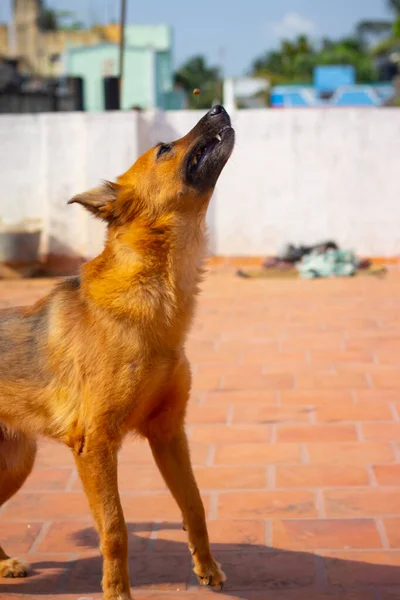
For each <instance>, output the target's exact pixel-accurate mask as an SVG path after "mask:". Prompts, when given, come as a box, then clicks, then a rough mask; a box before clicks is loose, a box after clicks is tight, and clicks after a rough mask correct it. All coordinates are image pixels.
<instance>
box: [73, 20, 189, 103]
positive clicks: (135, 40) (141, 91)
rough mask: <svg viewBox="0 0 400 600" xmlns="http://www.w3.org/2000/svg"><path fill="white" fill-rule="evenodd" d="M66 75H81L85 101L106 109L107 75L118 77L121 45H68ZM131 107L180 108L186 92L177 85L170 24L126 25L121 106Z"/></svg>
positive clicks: (184, 100)
mask: <svg viewBox="0 0 400 600" xmlns="http://www.w3.org/2000/svg"><path fill="white" fill-rule="evenodd" d="M65 64H66V74H67V75H68V76H72V77H82V79H83V82H84V85H83V89H84V104H85V109H86V110H89V111H96V110H104V108H105V106H104V78H105V77H110V76H117V75H118V70H119V45H118V44H115V43H103V44H97V45H95V46H80V47H69V48H68V49H67V51H66V54H65ZM132 106H139V107H141V108H158V109H161V110H168V109H181V108H185V106H186V95H185V93H184V92H183V91H182V90H178V89H176V88H175V87H174V77H173V63H172V31H171V28H170V27H169V26H167V25H154V26H151V25H148V26H146V25H127V27H126V31H125V54H124V77H123V84H122V97H121V108H122V109H129V108H131V107H132Z"/></svg>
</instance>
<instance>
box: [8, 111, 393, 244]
mask: <svg viewBox="0 0 400 600" xmlns="http://www.w3.org/2000/svg"><path fill="white" fill-rule="evenodd" d="M202 114H203V113H201V112H194V111H179V112H178V111H177V112H168V113H157V112H149V113H145V114H142V115H140V116H139V115H138V114H137V113H136V112H134V111H131V112H123V113H91V114H83V113H82V114H79V113H71V114H50V115H38V116H30V115H7V116H2V117H0V164H1V171H0V182H1V197H0V217H1V218H2V219H3V220H4V221H6V222H8V223H16V222H20V221H22V220H24V219H26V218H27V217H28V218H39V219H41V220H42V222H43V227H44V230H45V235H44V237H43V249H44V250H45V251H50V252H52V253H56V254H67V255H68V254H69V255H71V254H72V255H73V254H79V255H84V256H93V255H94V254H96V253H97V252H98V251H99V250H100V249H101V247H102V243H103V237H104V227H103V225H102V224H101V223H97V222H96V221H95V220H94V219H92V218H90V217H88V216H87V215H86V214H85V212H84V211H83V209H82V208H81V207H79V206H67V205H66V202H67V200H68V199H69V198H70V197H71V196H73V195H74V194H75V193H78V192H81V191H83V190H85V189H88V188H90V187H91V186H94V185H96V184H97V183H99V181H101V180H102V179H113V178H114V177H116V176H117V175H119V174H120V173H122V172H123V171H125V170H126V169H127V168H128V167H129V166H130V165H131V164H132V163H133V162H134V160H135V159H136V157H137V156H138V155H139V153H141V152H143V151H144V150H146V149H147V148H148V147H150V146H151V145H153V144H155V143H156V142H158V141H169V140H171V139H174V138H177V137H180V136H181V135H184V134H185V133H187V131H188V130H189V129H190V128H191V127H193V126H194V125H195V123H196V122H197V120H198V119H199V118H200V117H201V116H202ZM232 120H233V124H234V126H235V129H236V134H237V143H236V148H235V151H234V153H233V156H232V158H231V160H230V162H229V163H228V165H227V167H226V169H225V170H224V172H223V173H222V175H221V179H220V181H219V183H218V186H217V190H216V193H215V194H214V198H213V201H212V204H211V206H210V212H209V215H208V222H209V226H210V230H211V250H212V251H213V253H216V254H222V255H265V254H268V253H271V252H275V251H276V250H277V249H279V248H280V247H281V246H282V245H283V244H285V243H286V242H294V243H314V242H318V241H320V240H324V239H325V238H333V239H335V240H337V241H338V242H339V243H340V244H341V245H343V246H344V247H348V248H354V249H355V250H357V252H359V253H361V254H366V255H386V256H393V255H397V254H399V253H400V227H399V224H400V177H399V158H400V111H398V110H396V109H359V110H357V109H343V108H342V109H329V110H323V109H315V110H314V109H299V110H281V111H279V110H276V111H275V110H257V111H237V112H236V113H235V114H233V115H232Z"/></svg>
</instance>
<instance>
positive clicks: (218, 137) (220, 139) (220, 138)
mask: <svg viewBox="0 0 400 600" xmlns="http://www.w3.org/2000/svg"><path fill="white" fill-rule="evenodd" d="M215 137H216V138H217V140H218V141H219V142H222V137H221V136H220V135H219V133H217V135H216V136H215Z"/></svg>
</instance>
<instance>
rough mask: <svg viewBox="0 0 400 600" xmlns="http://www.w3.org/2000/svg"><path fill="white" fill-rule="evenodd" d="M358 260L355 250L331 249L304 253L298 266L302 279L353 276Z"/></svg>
mask: <svg viewBox="0 0 400 600" xmlns="http://www.w3.org/2000/svg"><path fill="white" fill-rule="evenodd" d="M358 262H359V261H358V260H357V258H356V256H355V254H354V252H351V251H348V250H347V251H346V250H333V249H329V250H326V251H325V252H311V253H310V254H306V255H304V256H303V258H302V259H301V261H300V262H298V263H297V265H296V267H297V270H298V271H299V273H300V277H301V278H302V279H316V278H317V277H352V276H353V275H355V274H356V271H357V267H358Z"/></svg>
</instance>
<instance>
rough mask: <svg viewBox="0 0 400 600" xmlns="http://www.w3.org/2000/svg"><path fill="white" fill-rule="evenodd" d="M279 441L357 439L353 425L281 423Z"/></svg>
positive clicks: (326, 441) (344, 440)
mask: <svg viewBox="0 0 400 600" xmlns="http://www.w3.org/2000/svg"><path fill="white" fill-rule="evenodd" d="M277 439H278V441H279V442H308V443H312V442H325V443H329V442H352V441H356V440H357V431H356V429H355V427H354V425H281V426H279V427H278V433H277Z"/></svg>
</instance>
